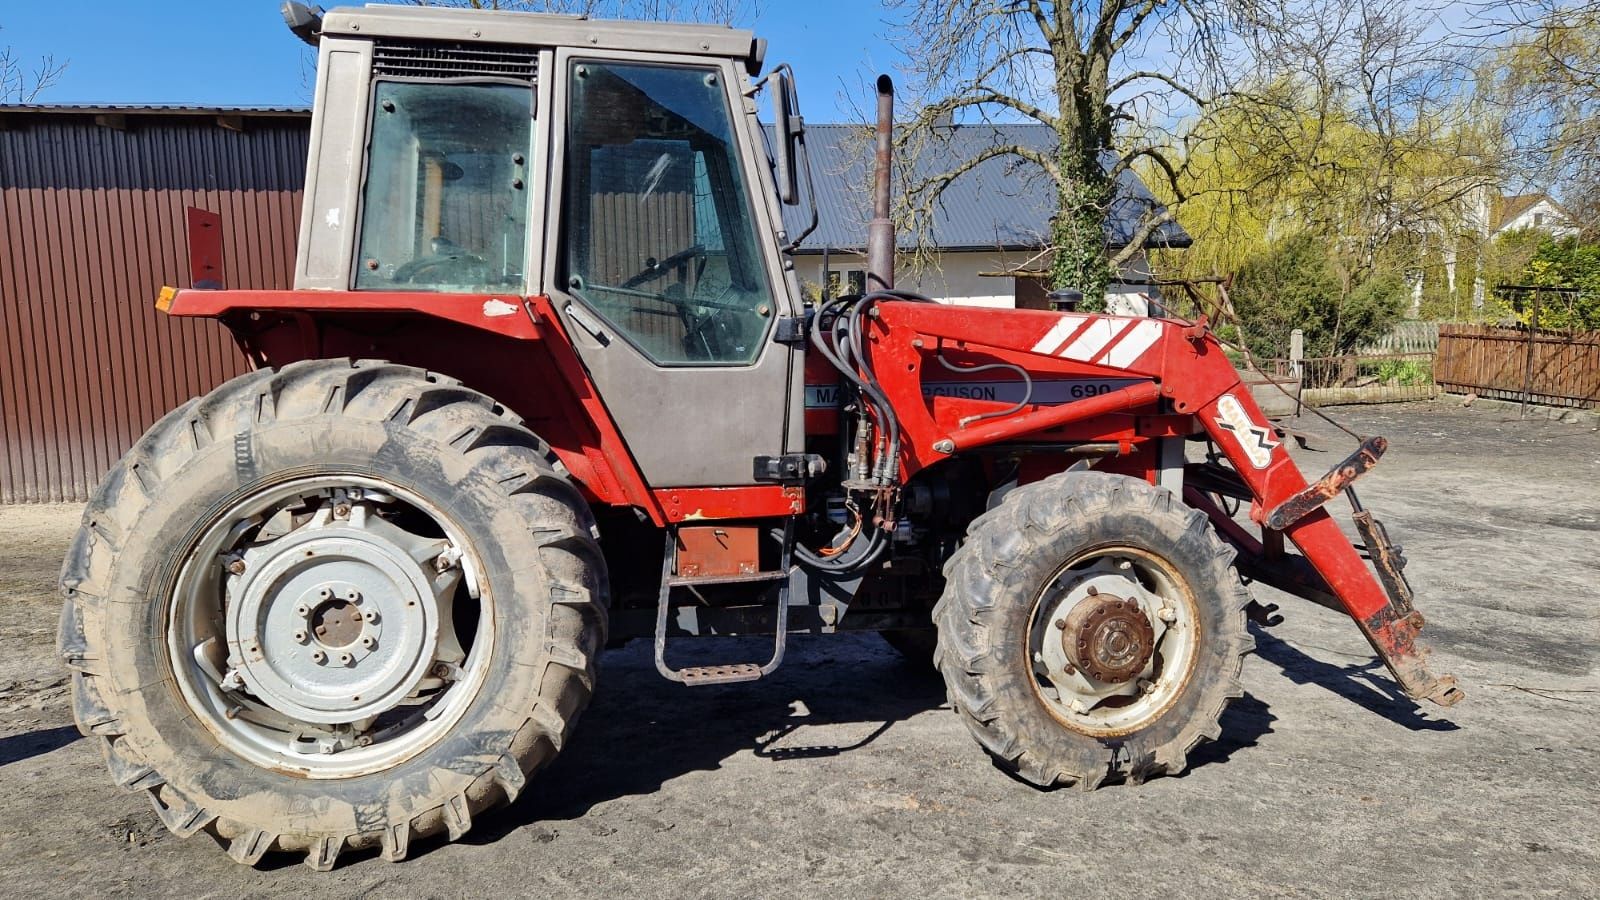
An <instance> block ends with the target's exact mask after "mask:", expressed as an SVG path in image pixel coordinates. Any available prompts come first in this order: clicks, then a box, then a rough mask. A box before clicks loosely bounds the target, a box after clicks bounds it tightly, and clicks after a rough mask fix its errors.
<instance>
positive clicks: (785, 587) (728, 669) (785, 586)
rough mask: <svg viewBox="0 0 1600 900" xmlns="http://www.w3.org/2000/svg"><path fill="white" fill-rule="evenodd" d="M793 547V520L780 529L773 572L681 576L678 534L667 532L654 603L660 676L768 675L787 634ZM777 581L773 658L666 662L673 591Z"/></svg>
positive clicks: (698, 680) (718, 679)
mask: <svg viewBox="0 0 1600 900" xmlns="http://www.w3.org/2000/svg"><path fill="white" fill-rule="evenodd" d="M793 546H794V520H793V519H790V520H789V521H788V522H787V523H785V525H784V529H783V555H782V564H781V565H780V566H779V567H778V571H776V572H751V573H741V574H738V575H700V576H694V575H691V576H683V575H677V574H675V573H676V572H677V570H678V536H677V533H676V531H675V530H673V529H669V530H668V531H667V548H666V552H665V554H664V558H663V560H662V563H661V595H660V599H659V600H658V602H657V604H656V671H658V672H660V673H661V674H662V676H663V677H665V678H667V679H669V680H671V681H676V682H678V683H680V684H685V685H689V686H699V685H704V684H735V683H738V682H741V681H755V680H756V679H758V678H761V677H762V676H765V675H769V674H771V673H772V671H773V670H774V669H776V668H778V665H779V664H780V663H782V662H783V650H784V646H785V645H786V644H787V642H788V637H789V580H790V579H789V576H790V573H791V572H792V571H793V565H792V563H791V561H790V548H792V547H793ZM773 581H776V582H778V608H777V616H776V619H775V621H774V625H773V635H774V636H773V642H772V659H770V660H768V661H767V663H766V664H765V665H757V664H755V663H731V664H727V665H720V666H686V667H684V668H682V669H674V668H672V667H671V666H669V665H667V626H668V623H669V622H670V621H671V619H672V593H673V591H675V590H677V589H679V588H694V587H702V586H710V585H724V584H755V583H760V582H773Z"/></svg>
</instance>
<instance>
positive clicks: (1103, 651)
mask: <svg viewBox="0 0 1600 900" xmlns="http://www.w3.org/2000/svg"><path fill="white" fill-rule="evenodd" d="M1063 625H1064V626H1065V627H1064V628H1062V629H1061V646H1062V650H1063V651H1065V653H1066V655H1067V659H1068V660H1070V661H1071V662H1072V664H1073V665H1074V666H1077V667H1078V668H1079V669H1081V670H1083V672H1084V674H1086V675H1088V676H1089V677H1090V678H1092V679H1094V680H1095V681H1098V682H1101V683H1103V684H1122V683H1124V682H1126V681H1128V680H1130V679H1132V678H1133V677H1134V676H1136V675H1138V674H1139V673H1140V672H1142V671H1144V668H1145V666H1146V665H1148V664H1149V662H1150V656H1151V654H1152V653H1154V652H1155V640H1156V635H1155V628H1154V627H1152V626H1151V624H1150V619H1149V617H1147V616H1146V615H1145V614H1144V611H1143V610H1142V609H1141V608H1140V606H1139V604H1138V603H1137V602H1135V601H1133V600H1128V599H1124V598H1122V597H1117V596H1113V595H1111V594H1106V593H1100V592H1098V591H1096V590H1095V589H1094V588H1092V587H1091V588H1090V595H1089V596H1088V597H1085V598H1084V599H1083V600H1081V601H1079V602H1078V604H1077V605H1076V606H1074V607H1072V610H1071V611H1070V612H1068V613H1067V617H1066V619H1065V620H1064V621H1063Z"/></svg>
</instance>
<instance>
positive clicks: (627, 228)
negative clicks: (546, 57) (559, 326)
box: [563, 62, 773, 365]
mask: <svg viewBox="0 0 1600 900" xmlns="http://www.w3.org/2000/svg"><path fill="white" fill-rule="evenodd" d="M569 77H570V79H571V80H570V85H571V90H570V96H571V109H570V113H569V116H568V119H567V139H566V148H567V149H566V152H567V163H566V176H565V180H566V185H565V191H564V195H565V199H564V216H563V220H564V222H565V229H566V230H565V233H564V243H565V264H566V269H565V271H566V284H567V289H568V290H569V291H570V292H571V293H572V294H573V295H574V296H575V297H577V298H578V299H579V300H581V301H582V302H583V303H584V304H585V305H587V306H588V307H589V308H590V309H592V310H593V311H594V312H595V313H597V314H598V315H599V316H600V317H602V318H603V319H605V320H606V321H607V322H609V323H610V324H611V326H612V327H613V328H615V329H616V330H617V331H618V332H619V333H621V334H622V335H623V336H624V337H625V338H626V339H627V340H628V341H629V342H631V343H632V344H633V345H634V346H636V347H637V348H639V350H640V351H642V352H643V353H644V354H645V355H647V356H648V357H649V358H650V359H651V360H653V361H654V362H656V363H658V364H661V365H696V364H699V365H705V364H724V365H739V364H747V363H750V362H753V361H754V360H755V359H756V357H757V356H758V355H760V352H761V347H762V344H763V338H764V337H765V335H766V332H767V327H768V325H769V323H770V322H771V319H772V316H771V312H772V308H773V305H772V304H773V300H772V289H771V286H770V284H769V282H768V279H767V272H766V269H765V268H764V266H763V264H762V257H761V254H760V253H759V247H760V245H759V244H758V243H757V241H756V232H755V222H754V220H753V218H752V215H751V212H750V196H751V192H750V190H749V186H748V185H747V184H746V183H745V177H744V169H743V168H742V166H741V164H740V158H739V149H738V144H737V139H736V137H735V133H734V130H733V125H732V118H731V113H730V110H729V107H728V101H727V96H726V93H725V91H724V86H723V85H722V83H721V79H722V75H721V73H720V72H719V71H718V70H716V69H711V68H704V67H682V66H664V65H645V64H622V63H596V62H576V63H574V64H573V65H572V68H571V70H570V72H569Z"/></svg>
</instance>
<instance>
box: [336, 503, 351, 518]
mask: <svg viewBox="0 0 1600 900" xmlns="http://www.w3.org/2000/svg"><path fill="white" fill-rule="evenodd" d="M333 517H334V518H335V519H348V518H350V504H348V503H341V504H339V505H338V506H335V507H334V508H333Z"/></svg>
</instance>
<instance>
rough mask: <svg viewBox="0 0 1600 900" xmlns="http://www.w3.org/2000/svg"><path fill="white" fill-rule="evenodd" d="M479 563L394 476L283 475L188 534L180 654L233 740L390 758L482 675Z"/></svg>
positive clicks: (182, 667)
mask: <svg viewBox="0 0 1600 900" xmlns="http://www.w3.org/2000/svg"><path fill="white" fill-rule="evenodd" d="M480 572H481V566H480V564H479V562H478V557H477V554H476V553H475V552H474V551H473V549H472V545H471V543H470V542H469V541H468V540H467V539H466V536H465V534H464V532H463V531H462V530H461V529H460V528H459V527H458V526H456V524H455V523H454V522H452V521H451V520H450V519H449V518H448V517H447V516H445V515H444V514H443V513H442V512H441V511H440V510H439V509H438V508H437V507H436V506H434V505H432V504H430V503H428V502H427V501H425V500H423V499H422V498H421V497H420V496H418V495H417V494H415V493H414V492H412V491H409V490H407V489H405V488H402V487H400V486H398V485H395V484H393V483H390V482H387V481H384V480H382V479H377V478H372V477H368V476H317V477H311V478H303V479H296V480H293V481H288V482H283V483H280V484H276V485H271V486H268V487H265V488H262V489H260V490H258V491H255V492H253V493H251V494H250V495H248V496H246V497H243V498H241V499H240V500H238V501H236V502H235V503H234V504H233V505H232V506H231V507H229V508H228V509H227V510H226V511H224V512H223V513H222V514H221V515H218V516H217V517H215V518H214V519H213V520H212V521H211V522H210V523H209V524H208V525H206V527H205V528H204V529H203V530H202V532H201V534H200V537H199V538H198V539H197V540H196V541H195V543H194V544H193V545H192V546H191V548H190V550H189V552H188V554H187V555H186V558H185V562H184V565H183V567H182V568H181V570H180V571H179V574H178V578H177V579H176V581H175V582H174V588H173V591H172V593H171V595H170V596H169V598H168V609H167V652H168V663H169V665H170V666H171V669H172V672H173V675H174V678H175V680H176V682H177V684H178V688H179V692H180V693H181V695H182V697H183V699H184V701H185V702H186V703H187V704H188V706H189V707H190V709H191V710H193V712H194V713H195V717H196V718H197V719H198V720H199V721H200V722H201V723H202V724H203V725H204V726H205V727H206V728H207V729H208V730H209V731H210V732H211V733H212V734H213V735H214V736H215V737H216V738H217V740H218V742H219V743H220V744H221V745H222V746H223V747H224V748H226V749H227V750H229V751H230V752H232V753H234V754H236V755H238V756H240V757H242V758H244V759H247V760H249V761H251V762H253V763H255V764H256V765H259V766H262V767H265V768H270V769H273V770H276V771H281V772H287V773H290V774H297V775H302V776H305V777H309V778H348V777H354V776H358V775H365V774H370V773H373V772H379V771H383V770H385V769H388V768H391V767H393V766H394V765H396V764H398V763H400V762H402V761H404V760H405V759H408V758H410V757H412V756H415V755H416V754H417V753H419V752H421V751H422V750H423V749H425V748H427V747H428V746H431V745H432V744H434V743H435V742H437V741H438V740H439V739H440V738H442V737H443V736H444V735H446V734H447V733H449V731H450V730H451V729H452V728H453V727H454V726H455V724H456V722H457V721H459V719H460V718H461V716H462V714H463V713H464V712H465V711H466V708H467V707H468V706H469V705H470V704H471V701H472V699H473V697H474V696H475V695H476V693H477V691H478V689H479V688H480V687H481V686H482V683H483V680H484V677H485V675H486V672H487V666H488V660H489V657H490V654H491V651H492V642H493V634H494V627H493V626H494V617H493V604H492V602H491V598H490V596H489V592H488V587H487V585H486V584H484V582H483V579H482V578H481V577H480V575H479V573H480ZM458 604H463V605H462V609H461V610H460V611H459V612H461V613H462V614H463V615H462V616H460V617H458V609H457V606H458ZM466 604H470V605H466ZM473 612H475V613H476V625H475V626H469V627H468V629H467V630H468V631H469V632H470V633H467V634H458V633H457V620H458V618H461V619H462V620H463V621H470V619H471V613H473Z"/></svg>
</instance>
